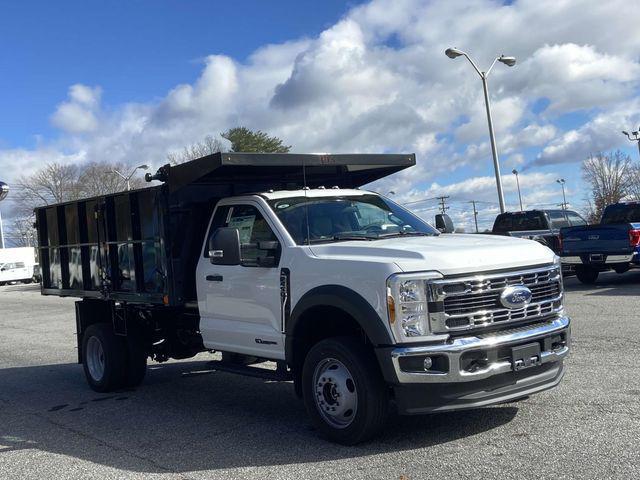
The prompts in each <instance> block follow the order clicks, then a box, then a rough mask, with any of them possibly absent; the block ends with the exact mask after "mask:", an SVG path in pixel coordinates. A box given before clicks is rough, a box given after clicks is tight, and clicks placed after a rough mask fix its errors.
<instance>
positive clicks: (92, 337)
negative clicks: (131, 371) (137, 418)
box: [82, 323, 127, 393]
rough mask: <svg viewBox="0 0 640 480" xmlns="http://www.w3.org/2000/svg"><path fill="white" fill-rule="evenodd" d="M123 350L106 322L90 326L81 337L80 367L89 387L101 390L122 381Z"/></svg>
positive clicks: (125, 357) (124, 379) (113, 388)
mask: <svg viewBox="0 0 640 480" xmlns="http://www.w3.org/2000/svg"><path fill="white" fill-rule="evenodd" d="M126 364H127V349H126V345H125V342H124V341H123V339H122V338H120V337H117V336H116V335H115V334H114V333H113V329H112V327H111V325H110V324H107V323H95V324H93V325H90V326H89V327H88V328H87V329H86V331H85V332H84V335H83V337H82V366H83V367H84V374H85V377H86V378H87V383H89V386H90V387H91V389H92V390H95V391H96V392H100V393H104V392H111V391H113V390H118V389H120V388H122V387H123V386H124V385H125V384H126V375H125V372H126V370H125V367H126Z"/></svg>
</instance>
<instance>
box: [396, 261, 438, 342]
mask: <svg viewBox="0 0 640 480" xmlns="http://www.w3.org/2000/svg"><path fill="white" fill-rule="evenodd" d="M434 278H442V275H440V274H439V273H435V272H434V273H420V274H396V275H392V276H391V277H389V279H388V280H387V307H388V310H389V325H390V326H391V330H392V331H393V334H394V336H395V338H396V341H398V342H402V341H410V340H411V339H414V340H416V338H415V337H424V336H425V335H429V334H430V333H431V331H430V330H429V312H428V310H427V302H428V300H429V299H428V291H427V288H428V287H427V281H428V280H431V279H434Z"/></svg>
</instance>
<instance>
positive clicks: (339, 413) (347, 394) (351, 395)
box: [313, 358, 358, 428]
mask: <svg viewBox="0 0 640 480" xmlns="http://www.w3.org/2000/svg"><path fill="white" fill-rule="evenodd" d="M313 387H314V400H315V404H316V408H317V409H318V412H320V415H321V416H322V418H323V419H324V420H325V421H326V422H327V423H328V424H330V425H331V426H332V427H334V428H346V427H348V426H349V425H351V423H352V422H353V420H354V419H355V417H356V412H357V409H358V391H357V390H356V383H355V381H354V380H353V375H351V372H350V371H349V369H348V368H347V367H346V366H345V365H344V364H343V363H342V362H341V361H339V360H336V359H335V358H326V359H324V360H322V361H321V362H320V363H318V365H316V368H315V371H314V374H313Z"/></svg>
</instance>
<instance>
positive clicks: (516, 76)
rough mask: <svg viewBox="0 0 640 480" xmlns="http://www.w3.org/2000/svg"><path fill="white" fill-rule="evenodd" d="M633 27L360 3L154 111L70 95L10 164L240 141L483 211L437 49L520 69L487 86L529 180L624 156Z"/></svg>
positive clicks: (95, 94)
mask: <svg viewBox="0 0 640 480" xmlns="http://www.w3.org/2000/svg"><path fill="white" fill-rule="evenodd" d="M635 23H636V21H635V18H634V16H633V15H632V14H629V9H628V3H627V2H626V1H622V0H610V1H607V2H601V1H599V0H591V1H584V2H580V3H578V2H569V1H558V0H521V1H517V2H514V3H513V4H511V5H503V3H502V2H498V1H497V0H475V1H468V2H450V1H445V0H439V1H427V0H373V1H371V2H370V3H368V4H366V5H363V6H358V7H355V8H353V9H351V10H350V11H348V12H347V13H346V14H345V16H344V17H343V18H342V19H341V20H340V21H339V22H337V23H336V24H335V25H333V26H330V27H328V28H327V29H326V30H325V31H324V32H322V33H321V34H320V35H319V36H317V37H314V38H301V39H292V40H291V41H290V42H286V43H283V44H278V45H265V46H263V47H261V48H259V49H257V50H256V51H255V52H254V53H253V54H252V55H250V56H249V58H248V59H247V60H246V61H245V62H239V61H237V60H234V59H232V58H229V57H228V56H225V55H211V56H208V57H206V58H205V59H204V60H203V67H202V72H201V74H200V76H199V77H198V79H197V80H196V81H195V82H193V83H184V84H179V85H176V86H175V87H174V88H172V89H170V91H168V92H167V93H166V94H165V95H164V96H161V97H160V98H158V99H157V100H155V101H153V102H148V103H125V104H120V105H108V106H103V105H102V101H101V89H100V87H89V86H85V85H80V84H78V85H73V86H72V87H71V88H70V89H69V93H68V98H67V99H66V100H64V101H63V102H62V103H60V104H59V105H58V106H57V108H56V109H55V111H54V113H53V114H52V117H51V121H52V123H53V125H55V126H56V127H57V128H59V129H61V130H62V134H61V135H60V137H59V138H57V139H55V140H49V141H46V140H45V141H43V142H41V143H40V144H39V145H38V146H37V147H36V148H34V149H33V150H27V149H21V150H20V152H21V153H20V155H21V157H20V158H22V159H23V160H24V161H23V163H24V165H25V166H26V168H27V169H29V168H35V166H36V165H38V164H39V162H42V161H44V159H55V158H68V159H71V160H73V161H83V160H84V159H91V160H100V159H109V160H113V161H124V162H131V163H133V162H140V161H144V162H145V163H149V164H155V165H156V166H157V165H159V164H161V163H163V162H164V159H165V155H166V153H167V152H168V151H171V150H176V149H179V148H181V147H182V146H184V145H186V144H189V143H192V142H194V141H197V140H200V139H201V138H202V137H203V136H204V135H206V134H212V133H213V134H217V133H219V132H221V131H224V130H226V129H227V128H230V127H233V126H237V125H245V126H247V127H249V128H258V129H261V130H264V131H267V132H269V133H271V134H275V135H278V136H280V137H281V138H283V140H284V141H285V142H286V143H287V144H291V145H292V146H293V150H294V151H300V152H308V151H316V152H317V151H325V152H326V151H333V152H347V151H353V152H389V151H414V152H416V153H417V155H418V166H417V167H416V168H414V169H412V170H411V171H407V172H403V173H400V174H398V175H396V176H395V177H394V178H392V179H388V180H386V181H384V182H380V184H379V185H377V186H380V187H381V188H382V187H385V188H389V189H394V190H398V191H402V192H411V191H415V192H421V193H425V192H424V191H425V187H424V185H428V184H430V183H433V181H434V179H436V178H439V179H440V183H444V182H443V181H442V179H445V180H446V177H447V176H448V175H449V174H450V173H451V172H455V171H456V170H460V169H462V168H467V169H470V171H469V172H468V174H469V175H474V176H475V178H474V179H471V180H469V182H463V183H462V184H458V183H456V184H454V185H451V186H449V187H448V188H449V191H450V192H452V193H453V192H454V191H455V190H456V189H458V188H459V189H461V192H467V193H468V194H472V193H473V194H475V192H476V191H477V192H480V193H482V192H487V193H486V198H488V199H489V198H490V199H491V200H493V199H495V193H494V192H492V190H491V187H490V186H491V182H492V177H482V176H481V175H482V174H483V173H484V171H485V167H488V168H490V165H491V153H490V148H489V143H488V134H487V129H486V117H485V111H484V105H483V98H482V90H481V84H480V79H479V78H478V76H477V75H476V74H475V72H474V71H473V70H472V68H471V66H470V65H469V64H468V63H467V62H466V61H465V59H464V58H458V59H456V60H455V61H453V60H451V59H449V58H447V57H446V56H445V55H444V53H443V52H444V50H445V48H447V47H448V46H452V45H457V46H459V47H461V48H465V49H467V50H468V51H469V53H470V54H471V55H473V56H474V58H475V59H476V60H477V61H478V64H479V65H480V67H481V68H486V67H487V66H488V65H489V64H490V63H491V61H492V60H493V58H494V56H495V55H498V54H501V53H505V54H514V55H516V56H517V58H518V64H517V65H516V66H515V67H514V68H508V67H506V66H504V65H502V64H497V65H496V66H495V68H494V70H493V71H492V72H491V77H490V79H489V81H490V92H491V100H492V104H493V116H494V120H495V125H496V133H497V141H498V149H499V152H500V154H501V155H502V157H503V159H504V160H503V162H504V165H505V166H506V167H508V168H513V166H516V165H518V166H523V167H524V166H526V164H527V158H531V152H530V151H529V152H527V150H529V149H532V150H534V151H535V150H537V149H540V150H541V153H540V156H539V158H538V159H537V160H536V161H537V163H538V164H553V163H558V162H566V161H573V162H575V161H579V160H582V158H584V156H585V155H586V154H587V153H588V152H590V151H591V150H592V149H594V148H596V149H608V148H613V147H615V146H618V145H623V144H624V143H623V142H625V140H624V138H623V137H622V136H621V135H620V134H619V130H620V129H621V128H623V127H624V126H626V125H629V124H631V125H633V123H628V122H631V121H635V123H636V124H637V121H638V120H639V119H638V117H637V116H636V115H635V113H634V112H637V111H638V108H637V107H638V106H639V105H638V101H637V99H635V98H634V95H635V94H634V92H635V91H637V89H638V87H639V86H640V80H639V77H640V65H639V63H638V57H637V52H638V51H640V30H638V29H637V28H636V25H635ZM620 32H623V34H621V33H620ZM185 61H187V59H185ZM542 97H544V98H546V99H547V100H548V107H547V108H546V110H544V111H543V112H542V113H539V112H536V111H534V110H533V107H532V106H533V105H534V104H535V103H536V101H537V100H538V99H540V98H542ZM630 97H631V98H634V99H633V100H631V101H629V100H628V98H630ZM577 110H579V111H582V113H583V114H585V115H587V116H588V118H589V120H588V121H587V122H586V123H585V125H582V126H577V127H575V128H570V129H569V130H568V131H563V127H562V124H561V123H559V122H557V120H558V118H559V116H561V115H563V114H566V113H570V112H575V111H577ZM621 122H622V123H621ZM12 152H13V151H10V150H4V151H2V150H0V171H2V172H3V174H5V175H8V176H9V180H10V179H11V176H15V175H16V174H17V173H18V170H17V168H16V167H14V164H13V162H15V161H17V160H16V157H15V153H12ZM479 170H482V171H479ZM20 171H23V170H22V169H21V170H20ZM7 172H8V173H7ZM483 178H484V180H482V179H483ZM487 179H488V180H487ZM522 179H523V180H524V179H525V176H523V177H522ZM532 179H535V177H532ZM538 180H539V181H543V180H544V179H542V178H539V179H538ZM544 181H546V180H544ZM509 182H510V180H505V188H507V186H508V185H509ZM485 184H486V188H485V187H483V185H485ZM437 186H438V188H445V187H440V185H437ZM434 188H435V187H434ZM509 188H510V187H509ZM427 190H428V189H427ZM541 191H545V190H544V189H542V190H541ZM540 195H541V194H540Z"/></svg>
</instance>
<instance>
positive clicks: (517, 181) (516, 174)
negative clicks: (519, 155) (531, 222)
mask: <svg viewBox="0 0 640 480" xmlns="http://www.w3.org/2000/svg"><path fill="white" fill-rule="evenodd" d="M511 173H513V174H514V175H515V176H516V185H518V199H519V200H520V211H521V212H522V211H523V210H524V208H522V195H521V194H520V179H519V178H518V170H516V169H515V168H514V169H513V170H511Z"/></svg>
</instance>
